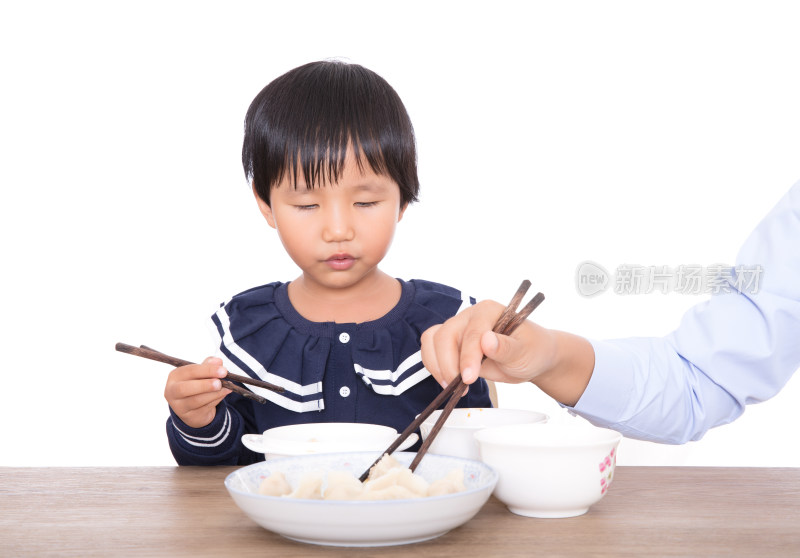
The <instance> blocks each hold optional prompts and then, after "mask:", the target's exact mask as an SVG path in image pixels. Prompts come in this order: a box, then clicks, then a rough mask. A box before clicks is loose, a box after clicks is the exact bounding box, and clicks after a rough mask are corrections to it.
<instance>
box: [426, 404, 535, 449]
mask: <svg viewBox="0 0 800 558" xmlns="http://www.w3.org/2000/svg"><path fill="white" fill-rule="evenodd" d="M441 414H442V411H434V412H433V413H431V416H429V417H428V418H427V419H425V421H424V422H423V423H422V424H421V425H420V427H419V430H420V432H421V433H422V439H423V440H425V439H426V438H427V437H428V434H430V431H431V429H432V428H433V425H434V424H435V423H436V421H437V420H438V419H439V416H441ZM547 419H548V416H547V415H545V414H544V413H537V412H536V411H527V410H523V409H502V408H480V407H476V408H458V409H453V411H452V412H451V413H450V416H449V417H447V421H445V423H444V425H442V429H441V430H440V431H439V433H438V434H437V435H436V438H434V439H433V442H432V443H431V447H430V448H429V449H428V451H429V452H430V453H437V454H439V455H454V456H456V457H464V458H466V459H474V460H476V461H480V458H481V457H480V453H479V451H478V443H477V442H476V441H475V438H474V437H473V434H475V432H477V431H478V430H481V429H482V428H488V427H492V426H503V425H505V424H521V423H539V422H547Z"/></svg>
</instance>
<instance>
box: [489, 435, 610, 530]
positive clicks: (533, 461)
mask: <svg viewBox="0 0 800 558" xmlns="http://www.w3.org/2000/svg"><path fill="white" fill-rule="evenodd" d="M474 436H475V440H476V441H477V442H478V447H479V448H480V456H481V460H482V461H483V462H484V463H486V464H487V465H489V466H490V467H492V468H493V469H495V470H496V471H497V472H498V475H499V479H498V482H497V486H496V487H495V490H494V496H496V497H497V499H498V500H500V501H501V502H503V503H504V504H505V505H506V506H507V507H508V509H509V510H510V511H511V512H513V513H515V514H517V515H523V516H527V517H547V518H550V517H574V516H577V515H582V514H584V513H586V512H587V511H589V508H590V507H591V506H592V505H593V504H595V503H597V502H598V501H599V500H600V499H601V498H603V497H604V496H605V495H606V494H607V493H608V490H609V488H610V486H611V482H612V481H613V479H614V470H615V468H616V460H617V448H618V447H619V443H620V440H621V439H622V435H621V434H620V433H619V432H615V431H613V430H608V429H606V428H598V427H595V426H591V425H589V424H588V423H579V424H578V423H576V424H572V423H549V422H548V423H536V424H513V425H507V426H497V427H492V428H485V429H483V430H480V431H478V432H476V433H475V434H474Z"/></svg>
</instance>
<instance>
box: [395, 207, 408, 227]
mask: <svg viewBox="0 0 800 558" xmlns="http://www.w3.org/2000/svg"><path fill="white" fill-rule="evenodd" d="M406 209H408V204H407V203H404V204H403V205H401V206H400V213H399V214H398V215H397V222H398V223H399V222H400V220H401V219H402V218H403V214H405V212H406Z"/></svg>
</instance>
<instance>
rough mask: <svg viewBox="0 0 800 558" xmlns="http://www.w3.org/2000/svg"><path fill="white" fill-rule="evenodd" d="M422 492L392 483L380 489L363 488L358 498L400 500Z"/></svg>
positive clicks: (414, 496)
mask: <svg viewBox="0 0 800 558" xmlns="http://www.w3.org/2000/svg"><path fill="white" fill-rule="evenodd" d="M421 496H424V494H417V493H416V492H412V491H411V490H409V489H408V488H407V487H405V486H400V485H398V484H393V485H391V486H387V487H386V488H382V489H380V490H364V491H363V492H362V493H361V495H360V496H359V498H358V499H359V500H401V499H407V498H419V497H421Z"/></svg>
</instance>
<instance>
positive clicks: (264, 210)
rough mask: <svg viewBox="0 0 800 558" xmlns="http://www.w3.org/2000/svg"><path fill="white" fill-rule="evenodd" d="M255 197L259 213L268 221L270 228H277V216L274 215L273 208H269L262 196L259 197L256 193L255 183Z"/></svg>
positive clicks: (254, 186)
mask: <svg viewBox="0 0 800 558" xmlns="http://www.w3.org/2000/svg"><path fill="white" fill-rule="evenodd" d="M253 195H254V196H255V197H256V203H257V204H258V209H259V211H261V215H263V216H264V218H265V219H266V220H267V223H269V226H270V227H272V228H273V229H274V228H277V227H275V215H273V213H272V208H271V207H270V206H269V204H268V203H267V202H265V201H264V200H262V199H261V196H259V195H258V193H256V185H255V183H254V184H253Z"/></svg>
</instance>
